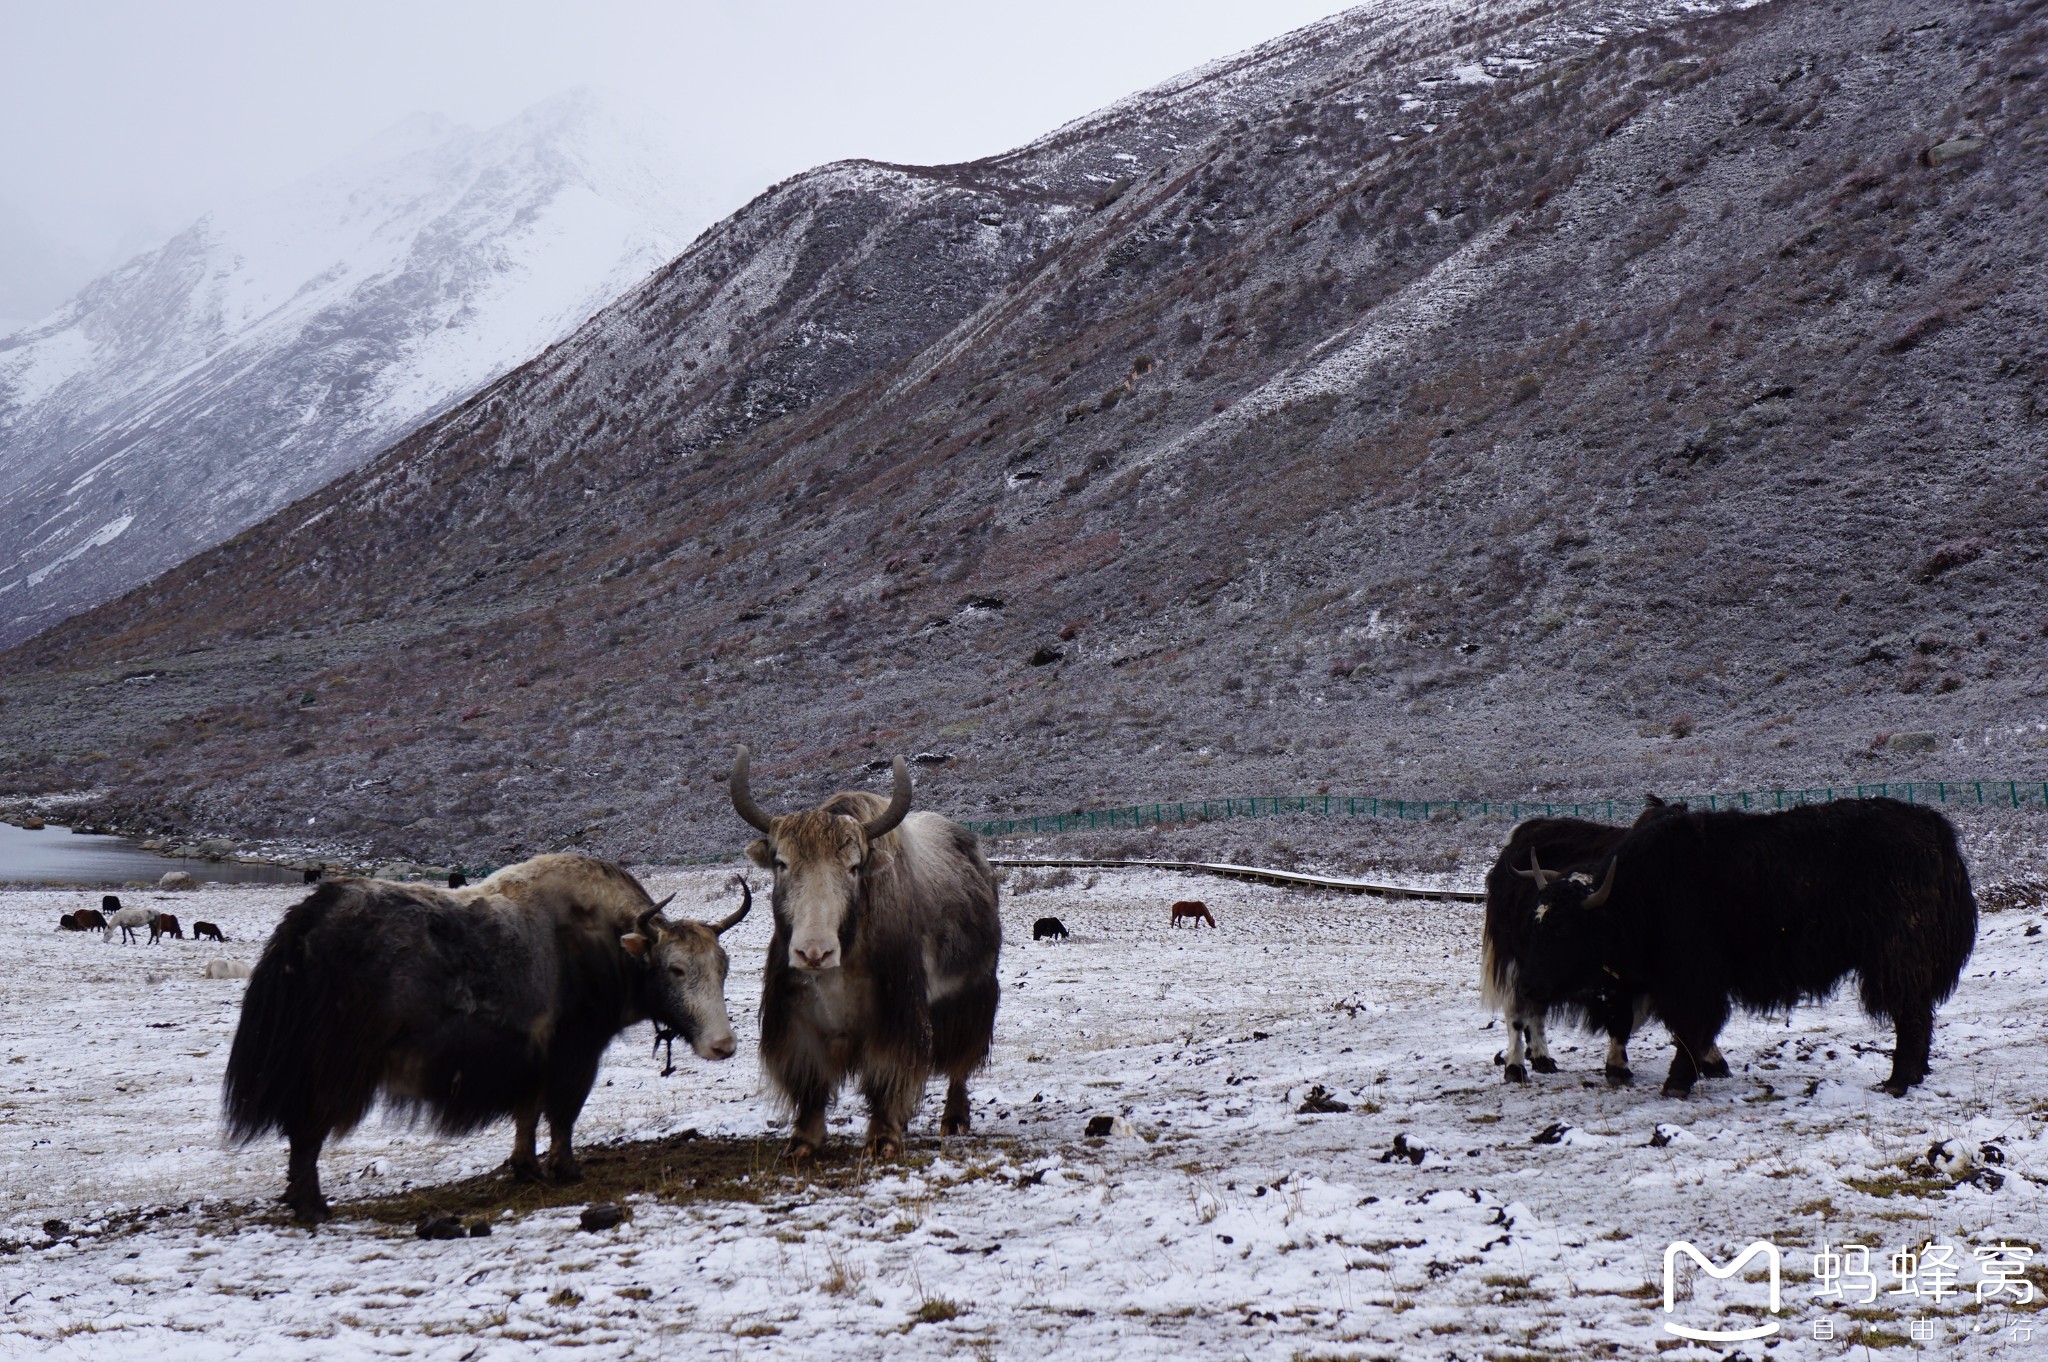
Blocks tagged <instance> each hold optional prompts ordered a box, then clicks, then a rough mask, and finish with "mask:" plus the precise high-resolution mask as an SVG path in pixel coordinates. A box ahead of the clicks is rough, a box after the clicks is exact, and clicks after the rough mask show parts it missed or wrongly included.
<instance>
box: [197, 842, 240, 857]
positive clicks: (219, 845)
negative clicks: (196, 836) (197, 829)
mask: <svg viewBox="0 0 2048 1362" xmlns="http://www.w3.org/2000/svg"><path fill="white" fill-rule="evenodd" d="M195 849H196V850H197V851H198V852H199V854H200V855H201V856H204V857H205V858H206V859H207V860H209V861H218V860H220V859H221V858H222V857H223V856H226V855H227V854H228V853H229V852H231V851H233V850H234V849H235V844H234V843H233V842H231V841H229V840H228V839H227V838H225V837H207V838H204V839H202V840H201V841H200V842H199V844H198V846H197V847H196V848H195Z"/></svg>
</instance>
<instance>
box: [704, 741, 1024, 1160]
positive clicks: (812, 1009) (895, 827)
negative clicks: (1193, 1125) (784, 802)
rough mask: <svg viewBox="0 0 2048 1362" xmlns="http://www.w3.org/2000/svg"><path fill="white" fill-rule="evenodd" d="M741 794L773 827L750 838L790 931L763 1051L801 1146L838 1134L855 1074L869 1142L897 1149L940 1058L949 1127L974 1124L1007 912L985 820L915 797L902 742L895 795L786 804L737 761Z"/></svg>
mask: <svg viewBox="0 0 2048 1362" xmlns="http://www.w3.org/2000/svg"><path fill="white" fill-rule="evenodd" d="M730 793H731V795H732V802H733V808H734V809H735V810H737V811H738V813H739V815H740V816H741V817H742V818H744V819H745V820H746V821H747V822H748V823H750V824H752V825H753V826H754V827H755V828H758V829H759V830H760V831H761V832H762V833H764V834H765V835H764V836H763V837H761V838H759V839H758V840H756V841H755V842H754V843H752V844H751V845H750V846H748V848H747V855H748V856H749V857H751V858H752V859H753V861H754V862H755V864H757V865H760V866H762V867H763V868H765V869H769V870H772V871H773V872H774V874H775V890H774V895H773V903H774V908H775V934H774V937H773V939H772V940H770V942H769V943H768V960H767V963H766V966H765V968H764V969H763V971H762V983H761V1062H762V1065H763V1067H765V1068H766V1069H767V1071H768V1076H769V1078H770V1079H771V1080H772V1081H773V1082H774V1084H775V1086H776V1088H777V1090H778V1091H779V1092H780V1093H781V1094H782V1097H783V1099H784V1100H785V1101H786V1102H788V1104H789V1105H790V1107H791V1108H792V1109H793V1110H794V1112H795V1116H796V1122H795V1128H794V1130H793V1132H792V1134H791V1138H790V1152H791V1153H792V1154H793V1155H795V1156H797V1157H799V1158H801V1157H804V1156H807V1155H809V1154H811V1153H813V1152H815V1151H816V1150H817V1148H818V1146H819V1145H821V1144H822V1143H823V1142H824V1139H825V1112H826V1110H827V1108H828V1107H829V1106H830V1105H831V1103H832V1101H833V1100H834V1098H836V1097H837V1095H838V1093H839V1089H840V1088H841V1086H843V1085H844V1084H845V1082H846V1081H847V1080H848V1079H856V1080H858V1082H859V1084H860V1089H861V1094H862V1095H863V1096H864V1097H865V1098H866V1099H867V1107H868V1149H869V1151H870V1152H871V1153H873V1154H875V1155H876V1156H878V1157H884V1158H886V1157H893V1156H894V1155H896V1154H898V1153H900V1152H901V1151H902V1148H903V1138H904V1129H905V1127H906V1126H908V1124H909V1122H910V1118H911V1117H912V1116H913V1115H915V1114H916V1111H917V1106H918V1103H919V1102H920V1101H922V1100H923V1097H924V1089H925V1083H926V1081H927V1080H928V1078H929V1077H930V1075H931V1073H932V1071H933V1070H934V1069H936V1070H938V1071H939V1072H940V1073H943V1074H945V1075H946V1078H947V1087H946V1105H945V1110H944V1112H943V1113H942V1115H941V1117H940V1124H939V1129H940V1132H941V1133H942V1134H946V1135H956V1134H965V1133H966V1131H967V1128H968V1125H969V1117H968V1105H967V1079H968V1076H969V1075H971V1074H972V1073H973V1072H974V1071H975V1070H976V1069H979V1068H980V1067H981V1066H982V1065H983V1064H984V1063H986V1062H987V1060H988V1052H989V1045H990V1043H991V1041H992V1039H993V1037H994V1033H995V1019H996V1004H997V1002H998V1001H999V999H1000V997H1001V989H1000V987H999V985H998V984H997V982H996V959H997V956H998V955H999V954H1000V952H1001V950H1002V944H1003V928H1002V921H1001V919H1000V918H999V917H998V916H997V914H996V878H995V872H993V871H992V870H990V869H989V865H988V862H987V861H986V860H984V859H982V855H981V847H980V843H979V842H978V841H977V840H976V838H975V836H974V834H973V833H971V832H969V831H968V830H967V829H966V828H963V827H961V826H960V825H959V824H957V823H954V822H952V821H950V820H948V819H945V818H942V817H940V816H939V815H937V814H934V813H911V812H910V775H909V772H908V769H907V768H906V767H905V765H904V763H903V759H902V758H901V757H898V758H897V759H896V762H895V768H894V786H893V792H892V794H891V797H890V798H889V799H887V800H884V799H882V798H881V797H880V796H878V795H872V794H868V793H865V792H862V791H854V792H851V793H846V794H838V795H834V796H833V797H832V798H831V799H829V800H827V801H826V802H825V803H824V805H823V806H821V807H819V808H817V809H813V810H810V811H809V812H805V813H791V814H783V815H781V816H780V817H776V818H770V817H769V816H768V815H767V814H766V813H764V812H762V810H761V808H760V806H759V805H757V804H756V803H755V802H754V799H753V796H752V794H751V793H750V792H749V790H748V783H747V749H746V748H744V747H742V748H740V749H739V752H738V754H737V757H736V759H735V761H734V763H733V770H732V776H731V784H730Z"/></svg>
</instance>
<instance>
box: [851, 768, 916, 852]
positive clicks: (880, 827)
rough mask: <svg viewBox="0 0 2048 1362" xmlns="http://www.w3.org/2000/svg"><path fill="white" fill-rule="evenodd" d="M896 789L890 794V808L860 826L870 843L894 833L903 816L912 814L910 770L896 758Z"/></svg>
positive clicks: (862, 833)
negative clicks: (885, 834)
mask: <svg viewBox="0 0 2048 1362" xmlns="http://www.w3.org/2000/svg"><path fill="white" fill-rule="evenodd" d="M894 773H895V788H894V789H892V790H891V791H890V792H889V807H888V808H886V809H884V810H882V812H881V815H880V816H879V817H877V818H874V819H872V820H871V821H869V822H866V823H863V824H861V825H860V830H861V835H862V836H864V837H866V838H867V839H868V840H869V841H870V842H872V841H874V840H875V839H876V838H877V837H880V836H882V835H883V834H884V833H888V832H893V831H894V830H895V828H896V825H897V824H898V823H901V822H902V821H903V816H904V815H905V814H907V813H909V812H910V768H909V767H908V766H906V765H905V764H904V762H903V758H901V757H898V758H896V765H895V768H894Z"/></svg>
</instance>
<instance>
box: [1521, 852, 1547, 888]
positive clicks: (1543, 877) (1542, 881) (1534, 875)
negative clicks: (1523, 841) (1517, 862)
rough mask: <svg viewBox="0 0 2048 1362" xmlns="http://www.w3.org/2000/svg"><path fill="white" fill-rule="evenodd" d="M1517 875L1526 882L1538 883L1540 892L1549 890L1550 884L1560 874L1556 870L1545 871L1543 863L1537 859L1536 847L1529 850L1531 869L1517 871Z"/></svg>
mask: <svg viewBox="0 0 2048 1362" xmlns="http://www.w3.org/2000/svg"><path fill="white" fill-rule="evenodd" d="M1515 873H1516V874H1517V875H1520V876H1521V877H1522V878H1523V879H1525V880H1534V881H1536V887H1537V888H1538V889H1539V890H1541V889H1547V888H1549V887H1550V882H1551V881H1552V880H1554V879H1556V878H1557V875H1558V872H1557V871H1555V870H1545V869H1544V868H1543V862H1541V861H1539V860H1537V859H1536V848H1534V847H1530V848H1529V868H1528V869H1527V870H1522V869H1517V870H1516V871H1515Z"/></svg>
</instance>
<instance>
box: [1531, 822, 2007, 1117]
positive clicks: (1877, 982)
mask: <svg viewBox="0 0 2048 1362" xmlns="http://www.w3.org/2000/svg"><path fill="white" fill-rule="evenodd" d="M1536 919H1537V921H1536V929H1535V931H1534V933H1533V934H1532V936H1531V938H1530V941H1529V949H1528V951H1527V952H1526V953H1525V955H1524V956H1523V959H1522V962H1521V970H1522V976H1523V978H1524V979H1525V980H1526V981H1527V984H1528V987H1529V988H1530V989H1531V990H1532V991H1533V992H1534V993H1535V994H1536V995H1537V996H1541V997H1565V996H1569V995H1570V994H1571V993H1573V992H1575V991H1578V990H1583V989H1588V988H1597V987H1601V986H1602V985H1601V983H1600V980H1601V978H1602V977H1603V976H1606V977H1607V978H1609V979H1611V980H1612V981H1613V982H1614V985H1615V986H1616V987H1619V988H1622V989H1626V990H1628V991H1630V992H1637V993H1642V994H1644V995H1646V996H1647V997H1648V998H1649V1000H1650V1005H1651V1007H1653V1008H1654V1009H1655V1010H1656V1013H1657V1015H1658V1016H1659V1017H1661V1018H1663V1020H1664V1024H1665V1025H1666V1026H1667V1027H1669V1028H1670V1029H1671V1035H1672V1039H1674V1040H1675V1041H1676V1042H1677V1043H1678V1052H1677V1054H1676V1056H1674V1057H1673V1059H1672V1061H1671V1072H1670V1075H1669V1076H1668V1077H1667V1078H1666V1079H1665V1080H1664V1092H1665V1094H1666V1095H1667V1096H1673V1097H1683V1096H1685V1095H1686V1094H1687V1093H1688V1092H1690V1091H1691V1090H1692V1085H1693V1082H1694V1080H1695V1079H1696V1078H1697V1077H1698V1073H1699V1069H1698V1065H1697V1063H1696V1060H1697V1058H1698V1057H1701V1056H1704V1055H1705V1054H1706V1053H1707V1051H1708V1050H1709V1048H1710V1047H1711V1046H1712V1045H1713V1043H1714V1038H1715V1037H1716V1036H1717V1035H1719V1034H1720V1030H1721V1027H1722V1026H1723V1024H1725V1023H1726V1021H1727V1019H1728V1015H1729V1012H1730V1010H1731V1009H1732V1008H1735V1007H1741V1008H1743V1009H1745V1010H1747V1011H1750V1012H1777V1011H1783V1010H1786V1009H1789V1008H1790V1007H1792V1006H1793V1005H1794V1004H1796V1003H1799V1002H1802V1001H1805V1000H1806V999H1810V998H1825V997H1827V996H1828V995H1829V994H1831V993H1833V992H1834V990H1835V989H1836V988H1837V987H1838V986H1839V985H1840V984H1841V982H1842V980H1844V979H1845V978H1847V977H1848V976H1850V975H1852V974H1853V975H1855V976H1856V981H1857V991H1858V993H1859V995H1860V996H1861V999H1862V1003H1863V1010H1864V1011H1865V1012H1866V1013H1868V1014H1869V1015H1870V1016H1872V1017H1874V1018H1877V1019H1879V1020H1890V1021H1891V1022H1892V1023H1893V1024H1894V1025H1895V1026H1896V1027H1897V1032H1898V1041H1897V1045H1896V1046H1895V1047H1894V1049H1893V1052H1892V1071H1891V1076H1890V1077H1889V1078H1887V1079H1886V1080H1885V1082H1884V1084H1883V1088H1884V1090H1885V1091H1886V1092H1888V1093H1891V1094H1892V1095H1893V1096H1895V1097H1897V1096H1903V1095H1904V1094H1905V1093H1906V1091H1907V1090H1908V1089H1910V1088H1911V1087H1912V1086H1913V1085H1914V1084H1916V1083H1918V1082H1920V1080H1921V1079H1923V1078H1925V1077H1926V1076H1927V1067H1928V1049H1929V1045H1930V1043H1931V1041H1932V1039H1933V1035H1934V1009H1935V1008H1936V1007H1937V1006H1938V1005H1939V1004H1941V1003H1942V1002H1943V1001H1945V1000H1946V999H1947V998H1948V996H1949V995H1950V994H1951V993H1953V992H1954V991H1955V987H1956V981H1957V979H1958V978H1960V977H1961V975H1962V970H1963V965H1964V964H1965V963H1966V962H1967V961H1968V960H1969V958H1970V951H1971V948H1972V947H1973V946H1974V945H1975V944H1976V940H1977V904H1976V901H1975V899H1973V898H1972V897H1971V894H1970V875H1969V871H1968V870H1967V869H1966V868H1965V867H1964V865H1963V858H1962V855H1961V854H1960V852H1958V851H1957V849H1956V834H1955V829H1954V828H1953V827H1951V826H1949V822H1948V820H1947V819H1945V818H1943V817H1942V816H1941V815H1940V814H1938V813H1936V812H1934V811H1933V810H1932V809H1928V808H1924V807H1921V806H1918V805H1912V804H1903V803H1900V802H1899V801H1897V800H1893V799H1856V800H1843V801H1841V802H1838V803H1832V804H1816V805H1810V806H1807V807H1804V808H1796V809H1788V810H1786V811H1785V812H1783V813H1769V814H1753V813H1741V812H1735V811H1723V812H1717V813H1702V812H1699V811H1697V810H1691V811H1688V812H1685V813H1681V814H1673V815H1670V816H1667V817H1662V818H1655V819H1651V820H1649V821H1647V822H1645V823H1643V824H1641V825H1639V826H1637V827H1635V828H1632V829H1630V831H1629V834H1628V835H1627V836H1626V837H1624V838H1623V839H1622V840H1621V842H1620V844H1619V845H1618V846H1617V847H1616V848H1615V850H1614V853H1613V855H1612V857H1611V858H1610V859H1609V861H1608V862H1607V865H1606V867H1605V869H1604V872H1603V873H1602V875H1601V877H1600V883H1599V885H1598V887H1597V888H1596V887H1594V885H1593V883H1592V877H1591V876H1589V875H1571V876H1566V877H1563V878H1560V879H1556V880H1553V881H1551V882H1550V883H1548V884H1547V885H1545V887H1544V888H1543V891H1542V898H1541V902H1540V904H1539V905H1538V908H1537V913H1536Z"/></svg>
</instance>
